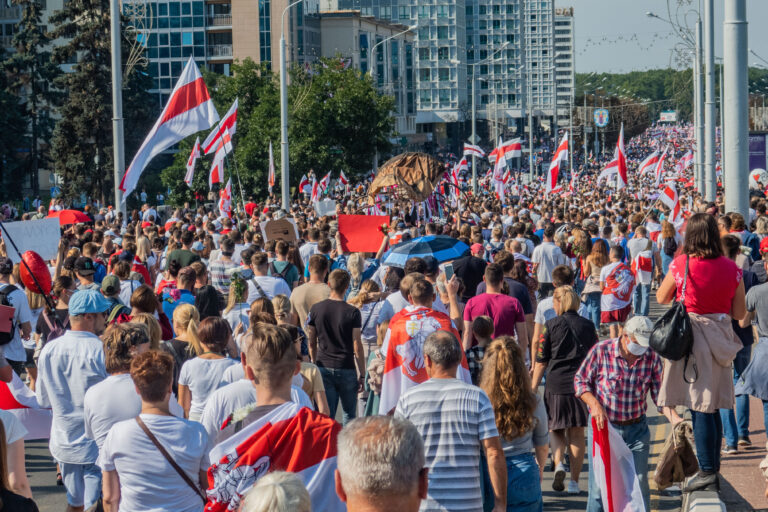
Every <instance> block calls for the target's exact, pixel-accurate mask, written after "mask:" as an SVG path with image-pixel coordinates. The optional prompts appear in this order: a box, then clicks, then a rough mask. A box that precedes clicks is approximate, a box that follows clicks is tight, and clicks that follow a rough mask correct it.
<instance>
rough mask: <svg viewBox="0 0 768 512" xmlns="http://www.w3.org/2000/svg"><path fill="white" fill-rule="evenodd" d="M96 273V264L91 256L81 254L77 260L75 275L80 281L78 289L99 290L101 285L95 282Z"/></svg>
mask: <svg viewBox="0 0 768 512" xmlns="http://www.w3.org/2000/svg"><path fill="white" fill-rule="evenodd" d="M95 274H96V266H95V265H94V264H93V260H92V259H91V258H88V257H86V256H80V257H79V258H77V259H76V260H75V275H76V276H77V280H78V281H80V284H79V285H77V289H78V290H98V289H99V285H98V284H96V283H95V282H94V275H95Z"/></svg>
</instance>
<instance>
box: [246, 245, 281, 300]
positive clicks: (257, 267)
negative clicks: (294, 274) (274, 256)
mask: <svg viewBox="0 0 768 512" xmlns="http://www.w3.org/2000/svg"><path fill="white" fill-rule="evenodd" d="M251 270H252V271H253V277H252V278H251V279H249V280H248V300H247V302H248V304H251V303H253V301H255V300H256V299H258V298H261V297H264V298H267V299H269V300H272V299H273V298H275V296H276V295H285V296H286V297H290V296H291V287H290V286H288V283H286V282H285V279H282V278H280V277H272V276H269V275H267V274H268V273H269V258H268V256H267V253H265V252H257V253H256V254H254V255H253V256H251Z"/></svg>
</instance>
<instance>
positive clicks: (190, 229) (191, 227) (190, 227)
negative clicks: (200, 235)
mask: <svg viewBox="0 0 768 512" xmlns="http://www.w3.org/2000/svg"><path fill="white" fill-rule="evenodd" d="M194 230H195V226H189V227H188V228H187V231H194Z"/></svg>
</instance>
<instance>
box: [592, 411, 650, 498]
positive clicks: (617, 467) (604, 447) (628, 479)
mask: <svg viewBox="0 0 768 512" xmlns="http://www.w3.org/2000/svg"><path fill="white" fill-rule="evenodd" d="M591 449H592V462H593V465H594V468H593V469H592V470H593V471H594V472H595V478H596V479H597V485H598V486H599V487H600V498H601V499H602V501H603V510H605V512H646V511H645V504H644V503H643V493H642V491H641V490H640V481H639V480H638V479H637V475H636V474H635V461H634V459H633V458H632V452H631V451H630V449H629V447H628V446H627V443H625V442H624V439H622V437H621V435H620V434H619V433H618V432H617V431H616V429H615V428H613V427H612V426H611V424H610V423H609V422H607V421H606V422H605V427H604V428H603V429H602V430H598V429H597V425H596V424H595V420H594V418H593V419H592V446H591Z"/></svg>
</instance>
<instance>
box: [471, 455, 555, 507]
mask: <svg viewBox="0 0 768 512" xmlns="http://www.w3.org/2000/svg"><path fill="white" fill-rule="evenodd" d="M480 464H481V467H480V476H481V478H482V490H483V510H484V511H485V512H490V511H491V510H493V505H494V499H493V486H492V485H491V479H490V476H489V475H488V468H487V461H486V459H485V457H482V460H481V462H480ZM543 508H544V500H543V498H542V497H541V481H540V480H539V465H538V464H537V463H536V458H535V457H534V456H533V454H532V453H520V454H518V455H512V456H511V457H507V511H508V512H512V511H514V512H541V511H542V510H543Z"/></svg>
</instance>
